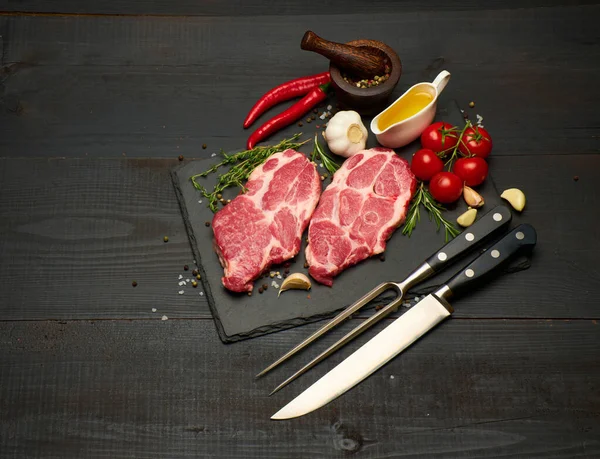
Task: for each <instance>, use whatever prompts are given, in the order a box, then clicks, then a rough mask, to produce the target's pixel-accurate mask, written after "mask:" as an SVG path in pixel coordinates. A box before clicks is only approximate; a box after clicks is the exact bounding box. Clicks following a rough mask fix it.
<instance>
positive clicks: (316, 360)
mask: <svg viewBox="0 0 600 459" xmlns="http://www.w3.org/2000/svg"><path fill="white" fill-rule="evenodd" d="M401 302H402V296H398V298H396V299H394V300H393V301H391V302H390V303H388V304H387V305H386V306H385V307H383V308H382V309H380V310H379V311H377V312H376V313H375V314H373V315H372V316H370V317H369V318H368V319H366V320H365V321H364V322H363V323H361V324H360V325H359V326H358V327H356V328H354V329H353V330H352V331H350V332H348V333H347V334H346V335H345V336H344V337H343V338H341V339H340V340H339V341H338V342H336V343H335V344H332V345H331V346H330V347H328V348H327V349H325V350H324V351H323V352H321V353H320V354H319V355H318V356H317V357H315V358H314V359H313V360H311V361H310V362H308V363H307V364H306V365H304V366H303V367H302V368H300V370H298V371H297V372H296V373H294V374H293V375H292V376H290V377H289V378H288V379H286V380H285V381H283V382H282V383H281V384H280V385H279V386H277V387H276V388H275V389H274V390H273V392H271V393H270V394H269V395H273V394H274V393H275V392H277V391H278V390H280V389H283V388H284V387H285V386H287V385H288V384H289V383H291V382H292V381H294V380H295V379H296V378H298V377H299V376H302V375H303V374H304V373H306V372H307V371H308V370H310V369H311V368H312V367H314V366H315V365H316V364H318V363H319V362H321V361H323V360H324V359H326V358H327V357H329V356H330V355H331V354H333V353H334V352H335V351H337V350H338V349H339V348H341V347H342V346H344V344H346V343H348V342H349V341H351V340H353V339H354V338H356V337H357V336H358V335H360V334H361V333H362V332H364V331H365V330H367V329H368V328H369V327H370V326H371V325H374V324H376V323H377V322H379V321H380V320H381V319H383V318H384V317H386V316H388V315H389V314H390V313H391V312H393V311H394V310H395V309H396V308H397V307H398V306H399V305H400V303H401Z"/></svg>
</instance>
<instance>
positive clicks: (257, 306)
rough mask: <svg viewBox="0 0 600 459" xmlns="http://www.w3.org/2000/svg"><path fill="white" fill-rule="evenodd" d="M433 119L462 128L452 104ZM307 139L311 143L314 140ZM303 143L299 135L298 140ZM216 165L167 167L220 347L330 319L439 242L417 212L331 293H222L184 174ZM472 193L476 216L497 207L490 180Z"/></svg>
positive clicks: (294, 268)
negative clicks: (407, 232) (409, 226)
mask: <svg viewBox="0 0 600 459" xmlns="http://www.w3.org/2000/svg"><path fill="white" fill-rule="evenodd" d="M436 119H443V120H447V121H449V122H453V123H455V124H457V125H461V124H462V123H463V119H462V115H461V113H460V111H459V109H458V108H457V105H456V103H454V102H452V103H450V104H449V108H440V107H438V114H437V116H436ZM312 135H313V136H314V133H313V134H312ZM307 138H311V137H309V135H305V136H303V139H307ZM312 145H313V144H312V142H309V143H307V144H306V145H304V146H303V147H302V148H300V151H302V152H304V153H305V154H310V152H311V151H312ZM376 145H377V142H376V139H375V137H374V136H373V135H372V134H371V135H370V138H369V142H368V144H367V147H373V146H376ZM419 148H420V142H419V141H418V140H417V141H415V142H413V143H412V144H410V145H407V146H406V147H404V148H401V149H397V150H396V151H397V153H398V154H400V156H402V157H403V158H405V159H406V160H408V161H410V158H411V156H412V154H413V153H414V152H415V151H417V150H418V149H419ZM219 160H220V157H218V156H217V157H211V158H207V159H203V160H194V161H191V162H188V163H186V164H183V165H181V166H179V167H177V168H175V169H174V170H173V171H172V174H171V176H172V179H173V184H174V187H175V191H176V193H177V197H178V200H179V204H180V207H181V212H182V216H183V219H184V222H185V225H186V229H187V232H188V236H189V240H190V244H191V247H192V251H193V254H194V257H195V260H196V263H197V265H198V269H199V271H200V272H201V274H202V286H203V289H204V292H205V295H206V297H207V300H208V303H209V306H210V309H211V311H212V313H213V316H214V319H215V323H216V326H217V330H218V333H219V336H220V338H221V340H222V341H223V342H226V343H230V342H235V341H239V340H243V339H247V338H252V337H256V336H260V335H264V334H266V333H272V332H275V331H278V330H282V329H287V328H291V327H295V326H298V325H303V324H306V323H309V322H314V321H317V320H322V319H325V318H329V317H333V316H334V315H335V313H336V312H338V311H339V310H340V309H343V308H345V307H346V306H348V305H349V304H351V303H353V302H354V301H355V300H356V299H357V298H359V297H361V296H362V295H364V294H365V293H366V292H367V291H369V290H370V289H371V288H373V287H374V286H375V285H377V284H379V283H381V282H383V281H387V280H393V281H399V280H402V279H403V278H404V277H406V276H407V275H408V274H409V273H410V272H411V271H412V270H413V269H415V268H416V267H417V266H418V265H419V264H421V263H422V262H423V261H424V260H425V259H426V258H427V257H429V256H430V255H431V254H432V253H434V252H435V251H436V250H437V249H438V248H440V247H441V246H442V245H443V244H444V243H445V241H444V231H443V229H441V230H440V231H439V232H437V231H436V227H435V224H434V223H433V222H430V221H429V218H428V215H427V213H426V212H425V211H424V210H422V211H421V222H420V223H419V224H418V226H417V228H416V230H415V231H414V232H413V234H412V236H411V237H410V238H409V237H407V236H404V235H402V234H401V227H400V228H398V229H397V230H396V232H395V233H394V234H393V236H392V237H391V238H390V240H389V241H388V244H387V248H386V251H385V261H382V260H381V258H380V257H379V256H375V257H373V258H370V259H368V260H365V261H363V262H362V263H360V264H358V265H356V266H354V267H351V268H349V269H347V270H346V271H344V272H343V273H342V274H341V275H339V276H338V277H337V278H336V279H335V280H334V284H333V287H331V288H329V287H324V286H322V285H320V284H318V283H316V282H312V288H311V290H310V291H305V290H289V291H286V292H284V293H282V294H281V296H280V297H279V298H278V297H277V294H278V290H277V289H275V288H273V287H272V286H271V283H272V281H273V280H275V281H276V282H277V283H278V284H280V285H281V282H282V281H283V279H277V278H274V279H272V278H270V277H268V276H267V277H266V278H263V279H260V280H258V281H257V282H256V283H255V290H254V292H253V294H252V296H248V295H247V294H236V293H232V292H229V291H228V290H226V289H225V288H224V287H223V286H222V284H221V276H222V274H223V269H222V267H221V265H220V263H219V259H218V257H217V255H216V253H215V251H214V249H213V232H212V226H210V227H207V226H206V224H205V223H206V222H207V221H211V220H212V218H213V213H212V212H211V211H210V210H209V209H208V207H207V203H208V200H207V199H205V198H204V197H203V196H202V195H201V193H200V192H199V191H198V190H196V189H195V188H194V187H193V185H192V183H191V181H190V180H189V178H190V177H191V176H192V175H194V174H197V173H200V172H202V171H205V170H207V169H209V168H210V167H211V166H213V165H214V164H215V163H217V162H218V161H219ZM319 171H320V172H321V173H324V172H325V170H324V169H322V168H319ZM200 180H201V183H202V184H203V185H204V186H206V187H207V189H211V188H212V186H214V184H215V181H216V178H215V177H214V174H212V176H210V177H207V178H206V179H200ZM329 183H330V181H329V180H325V181H324V182H323V187H324V188H325V186H327V184H329ZM228 191H229V193H227V192H225V193H224V197H225V198H233V197H234V196H235V195H236V194H237V192H238V191H239V190H236V189H231V190H228ZM478 191H479V192H480V193H481V194H482V196H483V197H484V198H485V201H486V204H485V206H484V207H483V208H482V211H481V212H480V215H483V214H484V213H485V212H487V211H488V210H490V209H492V208H493V207H494V206H496V205H498V204H501V203H502V199H501V198H500V197H499V194H498V191H497V190H496V188H495V187H494V184H493V180H492V178H491V176H489V177H488V179H487V180H486V181H485V182H484V184H482V185H481V186H480V187H479V188H478ZM466 209H467V206H466V204H465V203H464V201H463V200H462V199H461V200H460V201H459V202H458V204H456V205H455V206H454V207H453V208H450V209H449V210H448V211H447V212H445V216H446V218H447V219H449V220H450V221H456V217H457V216H458V215H460V214H461V213H462V212H464V211H465V210H466ZM302 239H303V245H302V249H301V250H300V252H299V254H298V255H297V256H296V258H295V259H294V260H293V261H291V265H290V266H289V270H290V272H291V273H294V272H302V273H305V274H306V273H307V269H305V268H304V262H305V258H304V250H305V248H306V233H305V235H304V237H303V238H302ZM474 256H475V253H473V254H471V255H470V256H469V257H465V260H468V259H472V258H474ZM458 269H459V268H458V266H455V267H453V268H450V269H448V270H446V271H444V272H443V273H441V274H439V275H438V276H435V277H433V278H431V279H430V280H429V282H427V283H423V284H421V285H419V286H417V288H415V290H414V291H412V292H409V294H408V295H407V299H410V298H413V297H414V296H415V295H422V294H423V293H425V292H429V291H431V290H432V289H433V287H434V286H436V285H439V284H440V283H441V282H443V281H445V280H446V279H447V278H448V277H450V275H451V274H453V273H454V272H455V271H457V270H458ZM271 270H272V271H279V272H280V273H281V275H283V273H284V267H283V266H279V267H272V268H271ZM263 283H267V284H268V285H269V288H268V290H267V291H266V292H265V293H263V294H259V293H258V287H259V286H260V285H262V284H263ZM392 296H393V294H390V295H389V296H387V297H386V296H385V295H383V296H381V297H380V298H378V300H377V302H373V304H371V305H369V307H370V308H373V307H374V306H375V305H376V304H377V303H382V302H385V301H389V300H390V299H391V298H392Z"/></svg>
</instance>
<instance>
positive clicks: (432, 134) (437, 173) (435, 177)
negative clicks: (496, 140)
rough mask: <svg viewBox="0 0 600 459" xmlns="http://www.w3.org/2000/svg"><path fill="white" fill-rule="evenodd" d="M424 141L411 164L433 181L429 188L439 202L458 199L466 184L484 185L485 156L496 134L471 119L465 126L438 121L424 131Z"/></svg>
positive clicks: (414, 171) (422, 176) (447, 202)
mask: <svg viewBox="0 0 600 459" xmlns="http://www.w3.org/2000/svg"><path fill="white" fill-rule="evenodd" d="M421 145H422V147H423V148H422V149H421V150H419V151H417V152H416V153H415V154H414V155H413V158H412V162H411V165H410V167H411V169H412V171H413V174H415V176H416V177H417V178H418V179H419V180H422V181H423V182H429V192H430V193H431V195H432V196H433V198H434V199H435V200H436V201H438V202H441V203H443V204H450V203H452V202H455V201H457V200H458V199H459V198H460V197H461V195H462V192H463V185H467V186H470V187H474V186H477V185H480V184H481V183H483V181H484V180H485V179H486V177H487V175H488V164H487V162H486V160H485V158H487V157H488V156H489V154H490V153H491V151H492V137H491V136H490V134H489V133H488V132H487V131H486V130H485V129H484V128H482V127H479V126H473V125H472V124H471V123H470V122H468V121H467V124H466V125H465V127H464V128H463V129H462V130H461V129H459V128H458V127H456V126H453V125H451V124H449V123H445V122H443V121H438V122H436V123H433V124H432V125H430V126H428V127H427V128H426V129H425V130H424V131H423V133H422V134H421ZM446 167H447V168H448V169H449V170H448V171H445V170H444V169H445V168H446Z"/></svg>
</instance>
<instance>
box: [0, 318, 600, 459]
mask: <svg viewBox="0 0 600 459" xmlns="http://www.w3.org/2000/svg"><path fill="white" fill-rule="evenodd" d="M314 328H315V327H314V326H312V325H311V326H307V327H304V328H303V329H296V330H293V331H287V332H282V333H278V334H276V335H269V336H266V337H262V338H258V339H255V340H251V341H247V342H244V343H243V344H241V343H240V344H233V345H230V346H225V345H223V344H221V343H220V342H219V341H218V339H217V336H216V333H215V331H214V329H213V325H212V324H211V323H210V321H205V320H169V321H166V322H161V321H160V320H155V321H150V320H147V321H136V322H127V321H99V322H88V321H78V322H68V323H64V324H63V323H58V322H17V323H15V322H13V323H7V322H3V323H0V378H1V380H2V384H1V385H0V403H1V410H2V416H0V446H1V448H2V451H3V457H39V455H40V454H41V451H43V456H44V457H48V458H59V457H60V458H61V459H67V458H80V457H110V458H114V459H119V458H129V457H133V456H135V457H147V458H164V457H169V458H184V457H190V458H191V457H215V458H228V459H229V458H281V457H285V458H306V457H314V458H337V457H342V456H344V455H347V454H350V453H358V454H359V455H360V457H362V458H384V457H400V456H402V457H413V456H415V457H416V456H427V457H435V458H438V457H439V458H450V459H453V458H472V457H482V458H483V457H517V456H519V457H536V458H553V459H556V458H575V457H581V458H583V457H590V458H591V457H598V456H599V455H600V441H598V439H599V438H600V421H599V418H598V412H600V397H599V395H598V394H600V366H599V365H598V358H597V357H598V353H599V352H600V341H599V340H598V325H597V324H596V323H595V322H592V321H575V322H565V321H540V322H538V321H498V320H489V321H472V320H453V319H450V320H449V321H447V322H445V323H444V324H441V325H440V326H439V327H438V328H436V329H435V330H434V331H432V332H431V333H430V334H428V335H427V336H426V337H424V338H423V339H422V340H421V341H419V342H418V343H416V344H415V345H414V346H413V347H411V348H410V349H409V350H408V351H406V352H405V353H404V354H403V355H401V356H400V357H398V358H396V359H394V360H393V361H392V362H390V363H389V364H388V365H386V366H385V367H384V368H382V369H381V370H379V371H378V372H376V373H375V374H374V375H372V376H371V377H370V378H369V379H368V380H366V381H364V382H363V383H362V384H360V385H359V386H357V387H356V388H354V389H352V390H351V391H350V392H348V393H346V394H345V395H343V396H342V397H340V398H338V399H337V400H335V401H333V402H332V403H330V404H329V405H327V406H326V407H323V408H322V409H320V410H318V411H316V412H314V413H311V414H309V415H307V416H304V417H301V418H299V419H295V420H292V421H285V422H274V421H271V420H270V419H269V417H270V415H272V414H273V413H274V412H275V411H276V410H277V409H278V408H280V407H281V406H282V405H283V404H285V403H286V402H288V401H289V400H290V399H291V398H292V397H293V396H295V395H296V394H298V393H299V392H300V391H301V390H302V389H303V388H305V387H306V386H307V385H308V384H309V383H311V382H313V381H314V380H316V379H317V378H318V377H319V376H320V375H322V374H324V373H325V372H326V371H327V370H328V369H330V368H332V367H333V365H334V364H335V363H336V362H337V361H338V360H339V359H341V357H342V356H339V357H337V356H336V357H335V358H332V359H330V360H329V361H327V362H325V363H324V364H322V366H320V367H319V368H317V369H315V370H313V372H312V373H310V374H309V375H306V376H305V377H303V378H302V379H300V380H299V381H298V382H296V383H294V385H292V386H291V387H289V388H288V389H286V390H284V391H281V392H279V393H278V394H276V395H275V396H273V397H268V395H267V394H268V393H269V391H270V390H271V388H272V387H273V386H274V385H275V384H276V383H277V382H279V381H280V379H281V378H282V377H283V376H284V375H287V374H289V372H290V371H291V370H292V368H295V366H296V364H297V363H298V361H294V363H293V364H290V365H284V366H283V368H281V369H278V370H276V371H275V372H274V374H272V375H269V376H267V377H265V378H264V379H261V380H258V381H255V380H254V379H253V375H254V374H255V373H256V372H257V371H258V370H259V369H261V368H262V367H263V366H264V365H265V364H266V363H268V362H270V361H271V360H273V359H274V358H275V357H276V356H279V354H281V353H282V351H283V350H284V349H287V348H288V347H289V346H291V345H292V344H295V343H296V342H297V341H298V340H299V339H300V338H301V337H303V336H304V335H305V334H306V333H308V332H309V331H311V330H314ZM333 337H334V335H332V336H329V337H327V338H325V339H324V340H323V342H322V343H321V344H322V345H323V346H325V345H327V344H331V342H332V339H333ZM361 341H364V339H361ZM313 352H314V350H313ZM348 353H349V350H345V352H344V355H347V354H348Z"/></svg>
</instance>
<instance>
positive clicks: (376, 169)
mask: <svg viewBox="0 0 600 459" xmlns="http://www.w3.org/2000/svg"><path fill="white" fill-rule="evenodd" d="M416 183H417V182H416V179H415V176H414V175H413V173H412V172H411V170H410V167H409V165H408V162H406V161H405V160H404V159H402V158H400V157H399V156H398V155H397V154H396V153H394V151H393V150H389V149H387V148H372V149H370V150H363V151H361V152H359V153H356V154H355V155H354V156H352V157H351V158H349V159H347V160H346V161H345V162H344V164H343V165H342V167H341V168H340V169H339V170H338V171H337V172H336V173H335V175H334V178H333V181H332V182H331V184H330V185H329V186H328V187H327V189H326V190H325V191H324V192H323V194H322V195H321V200H320V202H319V206H318V207H317V210H315V213H314V214H313V217H312V220H311V221H310V226H309V228H308V241H309V245H308V246H307V248H306V260H307V262H308V264H309V265H310V268H309V270H308V272H309V274H310V275H311V276H312V277H313V278H314V279H315V280H316V281H317V282H320V283H321V284H325V285H328V286H331V285H333V278H334V277H335V276H337V275H338V274H339V273H341V272H342V271H343V270H344V269H346V268H348V267H350V266H352V265H354V264H356V263H358V262H360V261H361V260H364V259H365V258H368V257H370V256H372V255H376V254H378V253H381V252H383V251H384V250H385V245H386V241H387V240H388V239H389V238H390V236H391V235H392V233H393V232H394V230H395V229H396V228H397V227H398V226H400V225H401V224H402V223H403V222H404V219H405V218H406V211H407V208H408V205H409V203H410V200H411V198H412V195H413V194H414V192H415V189H416Z"/></svg>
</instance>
